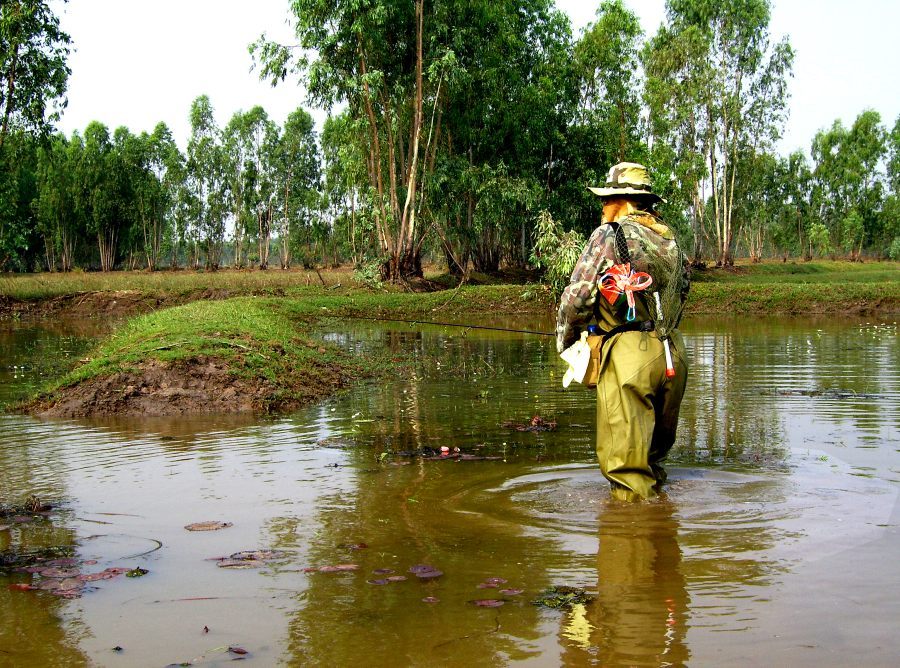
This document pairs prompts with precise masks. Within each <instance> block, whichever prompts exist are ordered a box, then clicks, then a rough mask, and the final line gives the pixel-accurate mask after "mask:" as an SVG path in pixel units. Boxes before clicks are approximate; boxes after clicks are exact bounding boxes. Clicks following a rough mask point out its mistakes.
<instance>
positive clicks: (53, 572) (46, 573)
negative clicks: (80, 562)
mask: <svg viewBox="0 0 900 668" xmlns="http://www.w3.org/2000/svg"><path fill="white" fill-rule="evenodd" d="M33 572H35V573H37V574H38V575H40V576H41V577H45V578H71V577H75V576H77V575H78V574H79V571H78V569H77V568H57V567H55V566H48V567H46V568H39V569H37V570H35V571H33Z"/></svg>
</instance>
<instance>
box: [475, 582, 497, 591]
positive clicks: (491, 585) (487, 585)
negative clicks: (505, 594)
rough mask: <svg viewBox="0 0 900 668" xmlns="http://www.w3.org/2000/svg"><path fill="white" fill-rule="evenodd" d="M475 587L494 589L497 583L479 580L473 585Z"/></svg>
mask: <svg viewBox="0 0 900 668" xmlns="http://www.w3.org/2000/svg"><path fill="white" fill-rule="evenodd" d="M475 588H476V589H496V588H497V585H496V584H494V583H493V582H479V583H478V584H477V585H475Z"/></svg>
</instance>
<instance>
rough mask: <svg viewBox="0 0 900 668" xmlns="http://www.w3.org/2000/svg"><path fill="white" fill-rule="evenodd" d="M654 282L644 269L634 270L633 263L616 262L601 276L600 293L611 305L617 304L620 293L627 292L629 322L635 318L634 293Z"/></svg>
mask: <svg viewBox="0 0 900 668" xmlns="http://www.w3.org/2000/svg"><path fill="white" fill-rule="evenodd" d="M652 283H653V277H652V276H650V274H648V273H646V272H643V271H632V270H631V263H630V262H626V263H625V264H615V265H613V266H612V267H610V269H609V271H607V272H606V273H605V274H603V276H601V277H600V280H599V284H600V293H601V294H602V295H603V296H604V297H605V298H606V301H608V302H609V303H610V305H612V304H615V303H616V300H617V299H618V298H619V295H621V294H622V293H625V298H626V299H627V300H628V316H627V318H626V319H627V320H628V322H631V321H632V320H634V293H635V292H640V291H641V290H646V289H647V288H649V287H650V285H651V284H652Z"/></svg>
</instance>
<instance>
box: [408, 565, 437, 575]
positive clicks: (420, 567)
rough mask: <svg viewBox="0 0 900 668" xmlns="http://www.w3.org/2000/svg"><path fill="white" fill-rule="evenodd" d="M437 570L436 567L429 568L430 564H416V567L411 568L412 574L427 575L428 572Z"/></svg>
mask: <svg viewBox="0 0 900 668" xmlns="http://www.w3.org/2000/svg"><path fill="white" fill-rule="evenodd" d="M433 570H435V568H434V566H429V565H428V564H416V565H415V566H410V567H409V572H410V573H416V574H419V573H427V572H428V571H433Z"/></svg>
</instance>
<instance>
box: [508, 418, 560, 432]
mask: <svg viewBox="0 0 900 668" xmlns="http://www.w3.org/2000/svg"><path fill="white" fill-rule="evenodd" d="M500 426H502V427H503V428H504V429H515V430H516V431H553V430H555V429H556V420H545V419H544V418H542V417H541V416H540V415H535V416H534V417H533V418H531V421H530V422H529V423H528V424H519V423H518V422H511V421H508V422H504V423H503V424H502V425H500Z"/></svg>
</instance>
